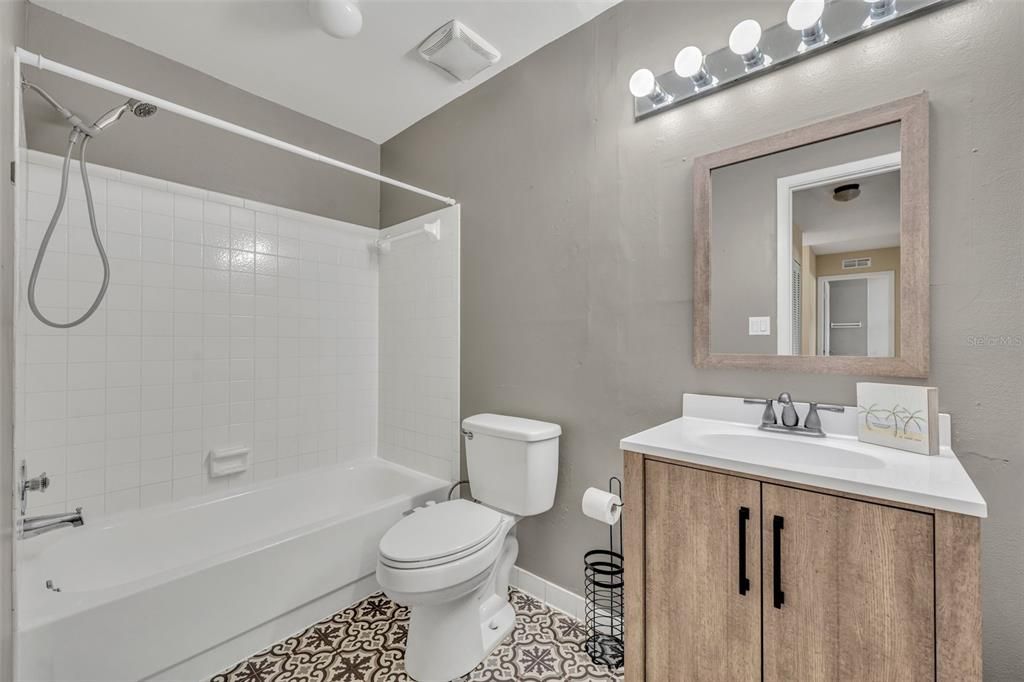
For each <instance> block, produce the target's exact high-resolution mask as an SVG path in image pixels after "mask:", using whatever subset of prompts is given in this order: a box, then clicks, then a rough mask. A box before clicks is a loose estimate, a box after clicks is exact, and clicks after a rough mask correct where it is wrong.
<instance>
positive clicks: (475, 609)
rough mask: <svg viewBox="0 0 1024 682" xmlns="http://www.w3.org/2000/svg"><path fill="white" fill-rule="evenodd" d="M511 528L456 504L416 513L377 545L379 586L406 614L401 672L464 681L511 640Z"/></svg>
mask: <svg viewBox="0 0 1024 682" xmlns="http://www.w3.org/2000/svg"><path fill="white" fill-rule="evenodd" d="M467 522H468V523H467ZM515 524H516V519H515V518H514V517H512V516H509V515H506V514H501V513H499V512H497V511H494V510H493V509H489V508H487V507H485V506H483V505H480V504H477V503H474V502H467V501H465V500H453V501H451V502H443V503H441V504H437V505H432V506H429V507H425V508H423V509H419V510H417V511H415V512H413V513H412V514H411V515H409V516H407V517H406V518H404V519H402V521H400V522H399V523H398V524H396V525H395V526H393V527H392V528H391V530H389V531H388V532H387V534H385V536H384V538H383V539H382V540H381V548H380V558H379V561H378V563H377V581H378V582H379V583H380V585H381V587H382V588H383V589H384V591H385V592H386V593H387V595H388V596H389V597H390V598H391V599H393V600H394V601H395V602H397V603H398V604H401V605H402V606H407V607H409V609H410V622H409V637H408V641H407V643H406V650H405V668H406V672H407V673H408V674H409V676H410V677H412V678H413V679H414V680H417V681H418V682H447V681H448V680H451V679H453V678H455V677H458V676H459V675H462V674H465V673H466V672H468V671H470V670H472V669H473V668H474V667H476V665H477V664H478V663H480V661H482V660H483V659H484V658H486V657H487V655H488V654H490V653H491V652H492V651H493V650H494V649H495V647H497V646H498V644H500V643H501V640H502V639H504V638H505V637H506V636H507V635H508V634H509V632H511V630H512V628H513V626H514V625H515V612H514V610H513V609H512V606H511V605H510V604H509V603H508V581H509V574H510V573H511V570H512V565H513V564H514V563H515V559H516V555H517V554H518V553H519V544H518V542H517V541H516V537H515V532H514V531H515Z"/></svg>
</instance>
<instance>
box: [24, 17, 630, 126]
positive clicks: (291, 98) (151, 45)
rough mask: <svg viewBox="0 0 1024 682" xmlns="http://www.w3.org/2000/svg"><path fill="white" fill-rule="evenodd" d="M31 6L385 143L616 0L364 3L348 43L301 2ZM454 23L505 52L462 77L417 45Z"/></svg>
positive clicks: (587, 19)
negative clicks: (358, 27)
mask: <svg viewBox="0 0 1024 682" xmlns="http://www.w3.org/2000/svg"><path fill="white" fill-rule="evenodd" d="M33 2H34V3H35V4H38V5H40V6H42V7H45V8H46V9H49V10H51V11H54V12H57V13H59V14H62V15H64V16H66V17H68V18H70V19H73V20H75V21H78V22H80V23H83V24H86V25H88V26H91V27H93V28H95V29H98V30H100V31H103V32H104V33H108V34H110V35H113V36H115V37H117V38H121V39H122V40H126V41H128V42H130V43H133V44H135V45H138V46H139V47H143V48H146V49H148V50H151V51H153V52H156V53H158V54H160V55H163V56H164V57H168V58H170V59H173V60H175V61H177V62H181V63H182V64H185V65H186V66H190V67H192V68H194V69H197V70H199V71H202V72H204V73H207V74H209V75H211V76H213V77H215V78H218V79H220V80H222V81H225V82H226V83H229V84H231V85H234V86H236V87H239V88H242V89H243V90H247V91H249V92H251V93H254V94H256V95H259V96H261V97H264V98H266V99H269V100H271V101H273V102H276V103H278V104H281V105H283V106H286V107H288V108H289V109H294V110H295V111H299V112H301V113H303V114H306V115H307V116H311V117H313V118H316V119H319V120H321V121H324V122H325V123H329V124H331V125H333V126H336V127H338V128H342V129H344V130H347V131H349V132H352V133H355V134H357V135H361V136H362V137H365V138H368V139H370V140H373V141H374V142H377V143H381V142H384V141H386V140H388V139H389V138H391V137H393V136H394V135H396V134H397V133H399V132H401V131H402V130H404V129H405V128H407V127H409V126H410V125H412V124H413V123H415V122H416V121H418V120H420V119H421V118H423V117H424V116H427V115H428V114H430V113H432V112H433V111H436V110H437V109H440V108H441V107H443V106H444V105H445V104H447V103H448V102H450V101H451V100H453V99H455V98H456V97H458V96H459V95H461V94H463V93H465V92H466V91H468V90H470V89H472V88H473V87H475V86H477V85H479V84H480V83H482V82H483V81H485V80H487V79H488V78H491V77H493V76H494V75H496V74H498V73H499V72H501V71H502V70H503V69H505V68H508V67H509V66H511V65H512V64H515V63H516V62H517V61H519V60H520V59H522V58H523V57H525V56H527V55H528V54H530V53H532V52H534V51H536V50H538V49H540V48H541V47H543V46H544V45H546V44H548V43H550V42H551V41H553V40H555V39H557V38H559V37H560V36H562V35H564V34H566V33H568V32H569V31H571V30H573V29H575V28H577V27H578V26H580V25H582V24H584V23H586V22H587V21H589V20H590V19H592V18H594V17H595V16H597V15H598V14H600V13H601V12H603V11H604V10H605V9H607V8H608V7H611V6H612V5H614V4H616V3H617V2H619V0H455V1H443V0H437V1H435V0H362V2H360V3H359V4H360V8H361V10H362V13H363V30H362V32H361V33H360V34H359V35H358V36H356V37H355V38H352V39H349V40H338V39H336V38H332V37H330V36H328V35H327V34H326V33H324V32H323V31H321V30H320V29H319V28H318V27H317V26H316V25H315V24H314V23H313V21H312V20H311V19H310V17H309V15H308V13H307V11H306V0H217V1H206V0H142V1H134V2H128V1H126V0H33ZM451 19H459V20H461V21H462V22H464V23H465V24H467V25H468V26H469V27H470V28H472V29H473V30H474V31H476V32H477V33H479V34H480V35H481V36H482V37H483V38H484V39H485V40H487V41H489V42H490V43H491V44H492V45H494V46H495V47H496V48H497V49H498V50H499V51H500V52H501V60H500V61H499V62H498V63H497V64H496V65H495V66H493V67H491V68H489V69H485V70H484V71H483V72H482V73H480V74H478V75H477V76H475V77H474V78H473V79H472V80H471V81H469V82H467V83H460V82H458V81H456V80H454V79H453V78H451V77H450V76H449V75H448V74H446V73H444V72H442V71H440V70H439V69H437V68H436V67H434V66H432V65H430V64H427V63H426V62H424V61H422V60H421V59H420V57H419V55H418V54H417V52H416V48H417V47H418V46H419V44H420V43H421V42H422V41H423V39H424V38H426V37H427V36H428V35H429V34H430V33H432V32H433V31H434V30H435V29H437V28H439V27H440V26H441V25H443V24H444V23H446V22H447V21H449V20H451ZM153 94H155V95H158V94H159V92H154V93H153Z"/></svg>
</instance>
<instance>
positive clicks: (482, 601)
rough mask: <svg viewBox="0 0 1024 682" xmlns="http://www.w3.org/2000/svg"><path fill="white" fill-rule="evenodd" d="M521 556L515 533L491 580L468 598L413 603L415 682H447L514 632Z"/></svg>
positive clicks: (410, 655) (410, 656) (409, 663)
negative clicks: (513, 594) (515, 577)
mask: <svg viewBox="0 0 1024 682" xmlns="http://www.w3.org/2000/svg"><path fill="white" fill-rule="evenodd" d="M518 553H519V543H518V541H517V540H516V538H515V536H514V535H511V534H510V535H509V536H508V537H506V538H505V543H504V546H503V547H502V551H501V554H500V556H499V557H498V561H497V562H496V563H495V565H494V568H493V569H492V571H491V574H490V576H488V578H487V580H485V581H484V582H483V583H482V584H481V585H480V586H479V587H477V588H476V589H474V590H472V591H471V592H469V593H468V594H465V595H463V596H460V597H458V598H456V599H453V600H451V601H446V602H442V603H426V604H424V603H420V604H416V603H412V604H409V607H410V608H409V611H410V617H409V639H408V642H407V644H406V649H405V671H406V674H408V675H409V677H410V678H412V679H413V680H415V681H416V682H449V681H450V680H453V679H455V678H457V677H459V676H461V675H465V674H466V673H468V672H469V671H470V670H472V669H473V668H475V667H476V666H477V665H479V664H480V663H481V662H482V661H483V660H484V659H485V658H487V656H489V655H490V653H491V652H492V651H494V650H495V649H496V648H497V646H498V645H499V644H501V642H502V640H503V639H505V637H507V636H508V635H509V633H511V632H512V629H513V628H514V627H515V624H516V612H515V609H513V608H512V605H511V604H509V602H508V578H509V574H510V573H511V570H512V564H513V563H514V562H515V558H516V555H517V554H518Z"/></svg>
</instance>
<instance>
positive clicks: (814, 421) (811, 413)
mask: <svg viewBox="0 0 1024 682" xmlns="http://www.w3.org/2000/svg"><path fill="white" fill-rule="evenodd" d="M818 410H825V411H826V412H846V408H845V407H843V406H842V405H819V404H818V403H810V404H809V406H808V408H807V417H806V418H804V428H806V429H810V430H811V431H817V432H819V433H820V432H821V417H819V416H818Z"/></svg>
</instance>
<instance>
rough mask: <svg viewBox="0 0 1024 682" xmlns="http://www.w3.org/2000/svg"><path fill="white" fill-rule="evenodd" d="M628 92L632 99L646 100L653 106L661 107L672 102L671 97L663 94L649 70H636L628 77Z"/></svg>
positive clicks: (665, 93)
mask: <svg viewBox="0 0 1024 682" xmlns="http://www.w3.org/2000/svg"><path fill="white" fill-rule="evenodd" d="M629 91H630V93H632V95H633V97H636V98H638V99H639V98H647V99H649V100H650V101H651V104H653V105H654V106H661V105H663V104H668V103H669V102H671V101H672V95H670V94H668V93H667V92H665V91H664V90H663V89H662V87H661V85H660V84H659V83H658V79H657V78H655V77H654V72H653V71H651V70H650V69H637V70H636V71H634V72H633V75H632V76H630V77H629Z"/></svg>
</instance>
